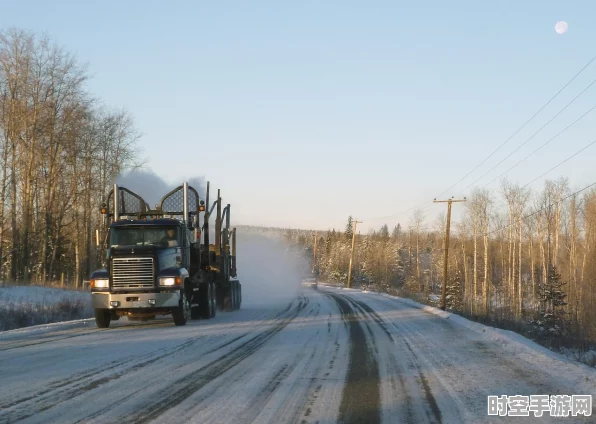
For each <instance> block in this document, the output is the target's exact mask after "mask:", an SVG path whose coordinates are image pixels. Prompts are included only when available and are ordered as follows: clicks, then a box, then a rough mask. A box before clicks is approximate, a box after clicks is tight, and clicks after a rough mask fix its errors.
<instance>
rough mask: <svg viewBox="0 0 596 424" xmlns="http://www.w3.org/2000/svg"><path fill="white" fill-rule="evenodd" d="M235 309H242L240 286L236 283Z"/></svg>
mask: <svg viewBox="0 0 596 424" xmlns="http://www.w3.org/2000/svg"><path fill="white" fill-rule="evenodd" d="M234 309H235V310H238V309H240V285H239V284H238V281H234Z"/></svg>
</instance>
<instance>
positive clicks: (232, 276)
mask: <svg viewBox="0 0 596 424" xmlns="http://www.w3.org/2000/svg"><path fill="white" fill-rule="evenodd" d="M214 210H215V216H214V218H215V231H214V234H215V240H214V244H210V242H209V239H210V234H209V230H210V228H209V222H210V219H211V218H212V217H213V211H214ZM101 213H102V215H103V223H104V225H103V228H102V230H101V231H99V230H98V231H97V233H98V234H97V237H96V238H97V244H98V246H100V249H102V250H103V249H105V257H104V263H103V266H104V267H103V268H102V269H99V270H97V271H95V272H93V273H92V274H91V278H90V289H91V302H92V305H93V309H94V311H95V322H96V324H97V326H98V327H99V328H107V327H109V325H110V322H111V321H112V320H118V319H120V317H122V316H126V317H128V319H130V320H149V319H155V317H156V316H157V315H172V317H173V319H174V323H175V325H185V324H186V322H187V320H188V319H198V318H203V319H209V318H213V317H214V316H215V314H216V310H221V311H232V310H235V309H239V308H240V305H241V303H242V286H241V284H240V281H239V280H238V278H237V274H236V229H235V228H233V229H232V228H230V205H229V204H228V205H227V206H225V207H223V208H222V202H221V196H220V191H219V190H218V191H217V200H215V201H214V202H213V204H212V205H211V208H210V209H209V182H208V183H207V192H206V198H205V200H203V199H201V198H200V197H199V195H198V193H197V191H196V190H195V189H194V188H193V187H191V186H189V185H188V183H184V184H183V185H181V186H180V187H177V188H176V189H174V190H172V191H171V192H169V193H167V194H166V195H165V196H164V197H163V198H162V199H161V202H160V203H159V204H158V205H156V206H155V209H151V208H150V207H149V205H148V204H147V202H145V201H144V200H143V198H142V197H141V196H139V195H138V194H136V193H133V192H132V191H130V190H128V189H126V188H124V187H118V185H114V187H113V189H112V190H111V191H110V193H109V194H108V196H107V199H106V201H105V202H104V203H103V204H102V205H101ZM201 215H202V218H203V219H202V225H201V224H200V222H201ZM100 240H103V243H101V242H100Z"/></svg>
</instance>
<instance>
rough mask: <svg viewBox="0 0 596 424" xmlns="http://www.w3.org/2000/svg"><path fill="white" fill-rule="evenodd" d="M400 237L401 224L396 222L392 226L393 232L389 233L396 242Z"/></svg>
mask: <svg viewBox="0 0 596 424" xmlns="http://www.w3.org/2000/svg"><path fill="white" fill-rule="evenodd" d="M400 237H401V224H397V225H396V226H395V227H394V228H393V232H392V233H391V238H392V239H393V240H394V241H395V242H396V243H399V239H400Z"/></svg>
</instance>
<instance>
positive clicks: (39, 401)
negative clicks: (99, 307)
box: [0, 335, 206, 421]
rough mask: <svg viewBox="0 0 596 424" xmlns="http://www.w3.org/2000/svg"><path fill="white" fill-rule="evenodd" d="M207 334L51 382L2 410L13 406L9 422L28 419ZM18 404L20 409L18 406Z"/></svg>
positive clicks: (172, 352)
mask: <svg viewBox="0 0 596 424" xmlns="http://www.w3.org/2000/svg"><path fill="white" fill-rule="evenodd" d="M204 337H206V336H204V335H201V336H197V337H193V338H191V339H189V340H187V341H186V342H184V343H182V344H180V345H177V346H173V347H170V348H167V349H157V350H155V351H153V352H149V353H147V354H145V355H142V356H140V357H133V358H127V359H124V360H119V361H113V362H110V363H108V364H106V365H104V366H100V367H97V368H94V369H92V370H90V371H88V372H83V373H80V374H78V375H75V376H73V377H71V378H67V379H64V380H58V381H56V382H54V383H50V384H49V385H48V386H46V387H45V388H44V389H43V390H42V391H38V392H36V393H34V394H32V395H30V396H27V397H25V398H21V399H18V400H13V401H12V402H11V403H8V404H2V405H0V410H2V411H7V410H9V409H13V411H9V412H11V415H10V416H9V417H8V419H9V421H12V420H24V419H27V418H29V417H31V416H33V415H35V414H38V413H41V412H43V411H46V410H48V409H50V408H53V407H55V406H57V405H59V404H61V403H63V402H65V401H68V400H71V399H72V398H74V397H77V396H80V395H82V394H84V393H86V392H89V391H91V390H93V389H96V388H97V387H99V386H101V385H103V384H106V383H108V382H110V381H112V380H116V379H118V378H120V377H122V376H124V375H126V374H128V373H130V372H134V371H137V370H139V369H142V368H144V367H146V366H148V365H151V364H153V363H155V362H157V361H159V360H160V359H163V358H165V357H169V356H171V355H173V354H175V353H178V352H180V351H183V350H185V349H188V348H190V347H191V346H192V345H193V344H195V343H196V342H198V341H199V340H201V339H203V338H204ZM123 367H125V368H123ZM112 370H117V371H115V372H114V373H112V374H109V375H104V374H106V373H109V372H110V371H112ZM29 401H33V402H29ZM17 406H18V408H15V407H17Z"/></svg>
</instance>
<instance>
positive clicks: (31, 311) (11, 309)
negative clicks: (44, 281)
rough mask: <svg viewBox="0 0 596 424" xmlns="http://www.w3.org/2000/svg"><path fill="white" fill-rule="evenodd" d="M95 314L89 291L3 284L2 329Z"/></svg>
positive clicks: (0, 295)
mask: <svg viewBox="0 0 596 424" xmlns="http://www.w3.org/2000/svg"><path fill="white" fill-rule="evenodd" d="M91 316H93V310H92V308H91V299H90V294H89V292H86V291H76V290H65V289H59V288H51V287H40V286H8V287H0V331H6V330H14V329H17V328H22V327H30V326H35V325H45V324H49V323H57V322H63V321H72V320H81V319H85V318H89V317H91Z"/></svg>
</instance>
